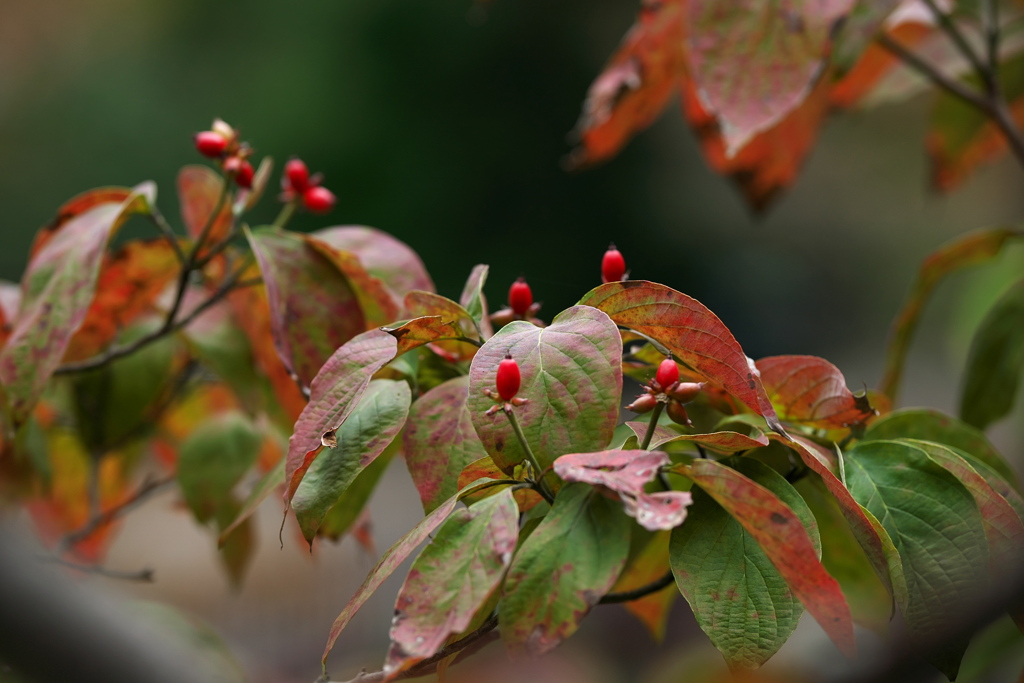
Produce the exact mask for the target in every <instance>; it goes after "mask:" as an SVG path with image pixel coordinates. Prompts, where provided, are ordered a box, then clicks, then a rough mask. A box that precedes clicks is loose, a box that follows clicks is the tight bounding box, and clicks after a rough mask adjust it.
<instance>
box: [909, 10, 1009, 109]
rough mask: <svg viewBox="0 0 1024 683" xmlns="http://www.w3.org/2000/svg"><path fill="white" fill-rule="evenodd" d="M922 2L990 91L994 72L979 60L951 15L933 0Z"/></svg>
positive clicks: (994, 75)
mask: <svg viewBox="0 0 1024 683" xmlns="http://www.w3.org/2000/svg"><path fill="white" fill-rule="evenodd" d="M924 4H926V5H928V9H929V10H931V13H932V16H934V17H935V20H936V21H937V22H939V26H940V27H941V28H942V32H943V33H945V34H946V35H947V36H949V39H950V40H952V41H953V44H954V45H956V47H957V49H958V50H959V51H960V54H962V55H963V56H964V58H966V59H967V61H968V62H970V63H971V68H973V69H974V72H975V73H976V74H977V75H978V78H980V79H981V82H982V83H984V84H985V88H986V90H989V91H990V92H991V86H992V82H993V81H994V80H995V77H996V72H994V71H992V70H991V69H989V68H988V66H987V65H986V64H985V62H983V61H982V60H981V58H980V57H979V56H978V53H977V52H975V51H974V48H973V47H971V44H970V43H969V42H967V38H966V37H965V36H964V34H963V33H961V32H960V29H959V28H958V27H957V25H956V23H955V22H954V21H953V19H952V17H950V16H949V15H948V14H946V13H945V12H943V11H942V10H941V9H940V8H939V6H938V5H937V4H936V3H935V0H924Z"/></svg>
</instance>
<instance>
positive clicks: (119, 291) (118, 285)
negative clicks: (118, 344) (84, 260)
mask: <svg viewBox="0 0 1024 683" xmlns="http://www.w3.org/2000/svg"><path fill="white" fill-rule="evenodd" d="M180 270H181V264H180V263H179V262H178V257H177V255H176V254H175V251H174V247H172V246H171V245H170V244H169V243H168V242H167V241H166V240H163V239H155V240H149V241H144V242H143V241H133V242H128V243H127V244H125V245H124V246H123V247H121V248H120V249H118V250H117V251H116V252H114V253H113V254H107V256H106V257H105V258H104V259H103V266H102V267H101V269H100V274H99V280H98V281H97V283H96V294H95V296H94V297H93V300H92V303H91V304H90V305H89V310H88V312H87V313H86V314H85V319H84V320H83V321H82V326H81V327H79V328H78V331H77V332H75V334H74V336H72V337H71V341H70V342H68V348H67V351H65V353H64V361H65V362H70V361H76V360H83V359H85V358H89V357H91V356H94V355H96V354H98V353H100V352H101V351H103V350H104V349H105V348H107V347H108V346H109V345H110V344H111V342H113V341H114V339H115V338H116V337H117V336H118V334H119V333H121V332H122V331H124V329H125V328H127V327H128V326H129V325H131V324H132V323H133V322H134V321H135V320H136V319H138V318H139V317H140V316H141V315H143V314H145V313H149V312H152V311H155V310H156V306H155V303H156V301H157V299H158V297H159V296H160V295H161V294H163V293H164V291H165V290H166V289H167V288H168V286H170V284H171V283H172V282H174V281H175V280H176V279H177V277H178V273H179V272H180Z"/></svg>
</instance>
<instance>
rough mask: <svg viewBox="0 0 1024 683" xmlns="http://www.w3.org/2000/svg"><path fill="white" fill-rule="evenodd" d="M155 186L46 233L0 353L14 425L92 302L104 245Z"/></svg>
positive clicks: (142, 207) (1, 380)
mask: <svg viewBox="0 0 1024 683" xmlns="http://www.w3.org/2000/svg"><path fill="white" fill-rule="evenodd" d="M155 191H156V190H155V187H154V186H153V185H152V184H150V183H147V184H143V185H140V186H139V187H138V188H137V190H136V191H134V192H133V193H132V194H131V195H130V196H129V197H128V198H127V199H125V200H124V201H123V202H121V203H112V202H107V203H97V204H95V205H94V206H93V207H92V208H90V209H88V210H87V211H85V212H83V213H80V214H78V215H76V216H75V217H73V218H70V219H69V220H67V221H66V222H64V223H62V224H61V225H60V227H59V228H57V229H55V230H54V231H51V232H50V233H49V234H48V238H47V239H46V240H45V243H44V245H43V246H42V247H41V248H40V249H39V250H38V251H37V252H36V253H35V255H34V256H33V258H32V260H31V261H30V262H29V264H28V268H27V269H26V271H25V276H24V278H23V279H22V301H21V308H20V310H19V312H18V317H17V318H16V319H15V321H14V326H13V328H12V330H11V334H10V336H9V337H8V338H7V344H6V345H5V346H4V348H3V350H2V351H0V384H2V385H3V387H4V391H5V393H6V398H7V403H8V411H9V415H10V418H11V420H12V422H13V423H14V425H19V424H21V423H22V422H23V421H24V420H25V418H26V417H28V415H29V413H30V412H31V410H32V406H33V405H35V402H36V400H37V399H38V398H39V396H40V394H41V393H42V391H43V389H44V388H45V387H46V383H47V382H48V381H49V379H50V377H51V375H52V374H53V372H54V370H56V369H57V366H58V365H59V364H60V361H61V358H63V356H64V352H65V351H66V350H67V346H68V343H69V341H70V340H71V336H72V335H73V334H74V332H75V331H76V330H77V329H78V327H79V326H80V325H81V324H82V321H83V320H84V319H85V316H86V313H87V312H88V310H89V304H90V303H91V302H92V298H93V292H94V291H95V287H96V281H97V279H98V277H99V272H100V266H101V264H102V262H103V254H104V251H105V249H106V246H107V241H108V240H109V239H110V237H111V235H113V233H115V232H116V231H117V229H118V228H119V227H120V226H121V224H122V223H124V221H125V220H127V218H128V216H129V215H131V214H133V213H138V212H146V211H149V206H150V205H151V201H152V199H153V197H154V195H155Z"/></svg>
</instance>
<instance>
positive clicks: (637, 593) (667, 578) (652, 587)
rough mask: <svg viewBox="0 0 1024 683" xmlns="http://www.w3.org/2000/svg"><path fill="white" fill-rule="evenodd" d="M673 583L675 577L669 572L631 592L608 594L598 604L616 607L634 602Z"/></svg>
mask: <svg viewBox="0 0 1024 683" xmlns="http://www.w3.org/2000/svg"><path fill="white" fill-rule="evenodd" d="M673 581H675V577H673V576H672V572H671V571H669V572H666V573H665V575H664V576H662V577H661V578H660V579H658V580H657V581H652V582H651V583H649V584H647V585H646V586H640V587H639V588H634V589H633V590H630V591H621V592H619V593H606V594H605V596H604V597H603V598H601V600H600V601H599V603H598V604H600V605H615V604H618V603H620V602H632V601H633V600H639V599H640V598H643V597H646V596H648V595H650V594H651V593H657V592H658V591H660V590H661V589H663V588H665V587H666V586H670V585H672V582H673Z"/></svg>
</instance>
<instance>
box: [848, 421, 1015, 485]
mask: <svg viewBox="0 0 1024 683" xmlns="http://www.w3.org/2000/svg"><path fill="white" fill-rule="evenodd" d="M879 439H920V440H921V441H934V442H936V443H941V444H945V445H947V446H952V447H954V448H959V449H960V450H963V451H967V452H968V453H970V454H971V455H973V456H974V457H975V458H977V459H979V460H981V461H982V462H984V463H985V464H986V465H988V466H989V467H991V468H992V469H994V470H995V471H996V472H998V473H999V474H1000V475H1001V476H1002V477H1003V478H1004V479H1006V480H1007V481H1008V482H1010V483H1011V484H1013V485H1014V486H1015V487H1018V482H1017V476H1016V474H1014V471H1013V469H1012V468H1011V467H1010V466H1009V465H1008V464H1007V463H1006V461H1005V460H1004V459H1003V456H1001V455H1000V454H999V453H998V451H996V449H995V447H994V446H992V444H991V443H990V442H989V440H988V439H987V438H986V437H985V435H984V434H982V433H981V432H980V431H978V430H977V429H975V428H974V427H972V426H970V425H968V424H964V423H963V422H961V421H960V420H958V419H956V418H955V417H950V416H949V415H945V414H943V413H941V412H939V411H938V410H932V409H930V408H904V409H902V410H897V411H895V412H892V413H889V414H888V415H886V416H885V417H882V418H880V419H878V420H875V421H874V422H872V423H871V426H870V427H869V428H868V430H867V432H865V433H864V441H876V440H879ZM1018 488H1019V487H1018Z"/></svg>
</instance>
